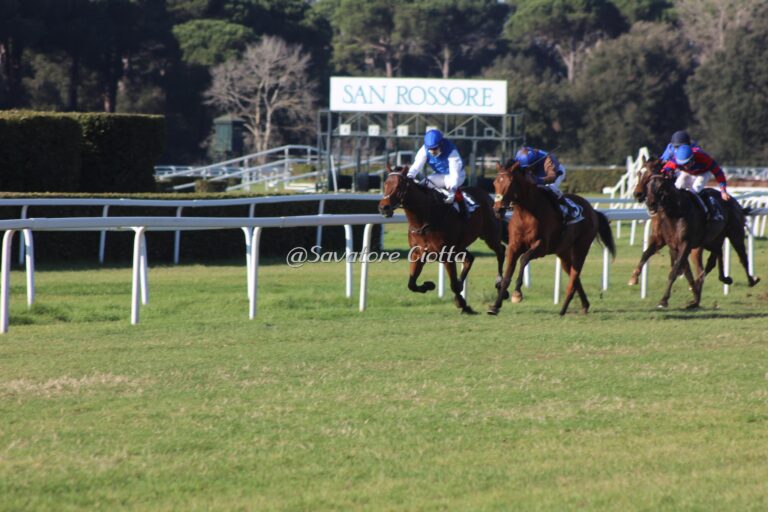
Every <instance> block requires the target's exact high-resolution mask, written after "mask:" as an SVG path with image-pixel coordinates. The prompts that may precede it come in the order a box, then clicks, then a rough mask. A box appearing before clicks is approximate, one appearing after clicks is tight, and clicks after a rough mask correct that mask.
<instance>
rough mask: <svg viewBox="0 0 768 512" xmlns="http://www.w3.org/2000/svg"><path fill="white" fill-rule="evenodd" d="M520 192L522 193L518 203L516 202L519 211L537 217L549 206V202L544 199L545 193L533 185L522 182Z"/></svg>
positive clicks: (519, 187)
mask: <svg viewBox="0 0 768 512" xmlns="http://www.w3.org/2000/svg"><path fill="white" fill-rule="evenodd" d="M518 190H519V191H520V193H519V194H518V197H517V201H515V206H516V207H517V209H518V210H521V211H525V212H528V213H530V214H531V215H533V216H536V214H537V213H538V212H539V211H540V210H541V208H542V207H543V205H545V204H547V205H548V204H549V201H547V200H546V199H545V198H544V197H543V194H544V192H542V191H540V190H539V189H538V187H536V185H533V184H532V183H527V182H522V180H521V183H520V184H519V186H518Z"/></svg>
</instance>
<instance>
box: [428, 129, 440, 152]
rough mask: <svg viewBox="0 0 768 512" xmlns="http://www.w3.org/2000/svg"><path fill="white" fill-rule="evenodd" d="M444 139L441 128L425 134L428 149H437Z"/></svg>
mask: <svg viewBox="0 0 768 512" xmlns="http://www.w3.org/2000/svg"><path fill="white" fill-rule="evenodd" d="M442 141H443V134H442V133H441V132H440V130H429V131H428V132H427V133H425V134H424V145H425V146H426V147H427V149H435V148H436V147H438V146H439V145H440V143H441V142H442Z"/></svg>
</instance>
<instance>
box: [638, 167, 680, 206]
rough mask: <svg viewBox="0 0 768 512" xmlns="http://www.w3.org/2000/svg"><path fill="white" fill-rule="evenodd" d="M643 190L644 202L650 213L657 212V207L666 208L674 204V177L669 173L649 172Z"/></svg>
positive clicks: (675, 190)
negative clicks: (644, 192)
mask: <svg viewBox="0 0 768 512" xmlns="http://www.w3.org/2000/svg"><path fill="white" fill-rule="evenodd" d="M645 191H646V196H645V204H646V206H647V207H648V211H649V212H651V214H655V213H656V212H658V211H659V208H665V209H667V210H668V209H669V208H671V207H673V205H674V204H675V203H674V200H675V198H676V197H677V195H676V194H677V189H676V188H675V179H674V177H672V176H671V175H668V174H665V173H656V174H651V175H650V176H649V178H648V185H647V186H646V188H645Z"/></svg>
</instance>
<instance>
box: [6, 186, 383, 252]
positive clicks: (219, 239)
mask: <svg viewBox="0 0 768 512" xmlns="http://www.w3.org/2000/svg"><path fill="white" fill-rule="evenodd" d="M83 197H88V198H110V199H114V198H118V197H122V198H130V199H180V196H179V195H178V194H134V195H127V194H4V193H3V194H0V218H2V219H12V218H19V216H20V211H21V207H19V206H2V202H1V200H2V199H9V198H14V199H16V198H83ZM181 197H183V198H184V199H232V198H233V195H232V194H185V195H184V196H181ZM234 197H237V196H234ZM242 197H245V196H242ZM317 210H318V202H317V201H308V202H300V203H276V204H264V205H257V206H256V208H255V213H254V215H255V216H257V217H280V216H293V215H314V214H316V213H317ZM325 213H337V214H343V213H377V203H376V202H375V201H326V204H325ZM109 215H110V216H112V217H119V216H130V217H135V216H167V217H172V216H175V215H176V207H175V206H168V207H155V208H144V207H118V206H112V207H110V209H109ZM183 215H184V216H187V217H192V216H194V217H247V216H248V206H247V205H246V206H223V207H203V208H200V207H195V208H185V209H184V211H183ZM27 216H28V217H29V218H33V217H38V218H39V217H99V216H101V207H100V206H78V207H62V206H31V207H29V210H28V213H27ZM353 231H354V239H355V247H356V250H359V249H360V247H361V246H362V233H363V226H355V227H354V229H353ZM316 235H317V228H315V227H307V228H267V229H264V231H263V233H262V235H261V253H260V254H261V255H262V256H263V257H265V258H283V257H284V256H285V255H286V254H287V253H288V251H289V250H291V249H292V248H294V247H304V248H307V249H309V248H311V247H312V246H313V245H315V242H316ZM34 236H35V258H36V260H37V261H38V262H40V263H69V262H78V261H85V262H88V261H91V262H92V261H97V259H98V247H99V233H98V232H45V231H38V232H35V235H34ZM173 237H174V235H173V233H172V232H148V233H147V244H148V245H147V249H148V252H149V259H150V262H151V263H158V262H166V263H167V262H171V261H172V260H173ZM18 243H19V237H18V236H17V237H15V238H14V245H16V249H14V250H17V248H18V245H17V244H18ZM380 243H381V226H376V229H374V232H373V237H372V244H373V245H372V246H373V247H378V246H379V244H380ZM132 244H133V233H132V232H108V233H107V244H106V253H105V254H106V257H105V259H106V261H107V262H125V261H130V259H131V257H132V254H133V252H132V251H133V249H132V247H133V245H132ZM344 248H345V239H344V228H343V227H342V226H334V227H324V228H323V249H324V250H328V251H343V250H344ZM14 254H15V253H14ZM180 254H181V261H182V262H210V261H216V260H219V261H224V260H231V259H232V258H241V257H244V254H245V237H244V236H243V233H242V231H241V230H239V229H227V230H210V231H183V232H182V233H181V251H180Z"/></svg>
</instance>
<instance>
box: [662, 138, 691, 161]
mask: <svg viewBox="0 0 768 512" xmlns="http://www.w3.org/2000/svg"><path fill="white" fill-rule="evenodd" d="M683 145H686V146H691V147H692V148H693V150H694V151H699V150H701V147H699V145H698V144H696V143H693V142H691V136H690V135H688V132H686V131H685V130H678V131H676V132H675V133H673V134H672V139H671V140H670V141H669V144H667V147H666V149H664V153H662V154H661V158H660V160H661V161H662V162H668V161H670V160H672V158H674V156H675V150H676V149H677V148H679V147H680V146H683Z"/></svg>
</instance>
